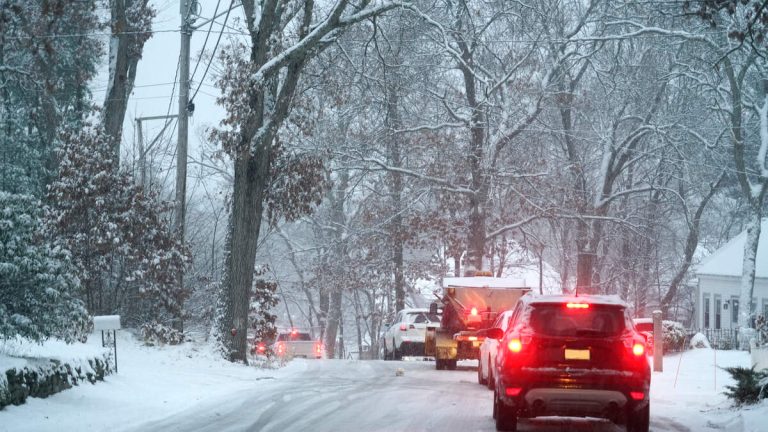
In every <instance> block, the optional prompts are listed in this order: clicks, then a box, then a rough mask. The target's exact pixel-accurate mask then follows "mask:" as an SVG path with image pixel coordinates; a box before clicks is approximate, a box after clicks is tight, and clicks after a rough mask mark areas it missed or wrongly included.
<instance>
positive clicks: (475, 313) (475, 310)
mask: <svg viewBox="0 0 768 432" xmlns="http://www.w3.org/2000/svg"><path fill="white" fill-rule="evenodd" d="M469 314H470V315H472V316H477V308H476V307H473V308H472V309H470V310H469Z"/></svg>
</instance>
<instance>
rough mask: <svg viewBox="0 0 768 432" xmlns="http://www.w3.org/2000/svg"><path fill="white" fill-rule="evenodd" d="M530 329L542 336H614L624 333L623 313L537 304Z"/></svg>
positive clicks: (598, 307)
mask: <svg viewBox="0 0 768 432" xmlns="http://www.w3.org/2000/svg"><path fill="white" fill-rule="evenodd" d="M530 325H531V327H532V328H533V330H534V331H536V332H537V333H539V334H542V335H545V336H566V337H567V336H587V337H588V336H594V337H600V336H613V335H617V334H620V333H621V332H622V331H624V309H623V308H619V307H615V306H602V305H590V307H589V308H588V309H568V308H566V306H565V304H536V305H533V310H531V317H530Z"/></svg>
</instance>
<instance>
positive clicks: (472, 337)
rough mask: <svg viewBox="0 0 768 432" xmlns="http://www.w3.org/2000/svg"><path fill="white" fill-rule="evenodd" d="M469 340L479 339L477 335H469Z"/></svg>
mask: <svg viewBox="0 0 768 432" xmlns="http://www.w3.org/2000/svg"><path fill="white" fill-rule="evenodd" d="M467 340H469V341H476V340H477V336H469V337H467Z"/></svg>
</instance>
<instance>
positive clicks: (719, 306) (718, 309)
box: [715, 295, 723, 329]
mask: <svg viewBox="0 0 768 432" xmlns="http://www.w3.org/2000/svg"><path fill="white" fill-rule="evenodd" d="M722 314H723V300H722V299H721V298H720V296H718V295H716V296H715V328H716V329H719V328H720V318H721V316H722Z"/></svg>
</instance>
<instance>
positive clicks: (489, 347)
mask: <svg viewBox="0 0 768 432" xmlns="http://www.w3.org/2000/svg"><path fill="white" fill-rule="evenodd" d="M512 312H513V310H511V309H510V310H507V311H504V312H502V313H500V314H499V316H497V317H496V320H495V321H494V322H493V325H492V326H491V327H495V328H500V329H501V330H502V331H504V333H506V332H507V327H508V326H509V323H510V321H511V319H510V318H512ZM498 349H499V340H498V339H493V338H485V340H483V343H482V344H481V345H480V353H479V354H478V359H477V382H478V383H479V384H483V385H486V386H488V388H489V389H490V390H493V386H494V381H493V379H494V378H493V372H494V368H495V367H496V366H495V365H496V352H497V350H498Z"/></svg>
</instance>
